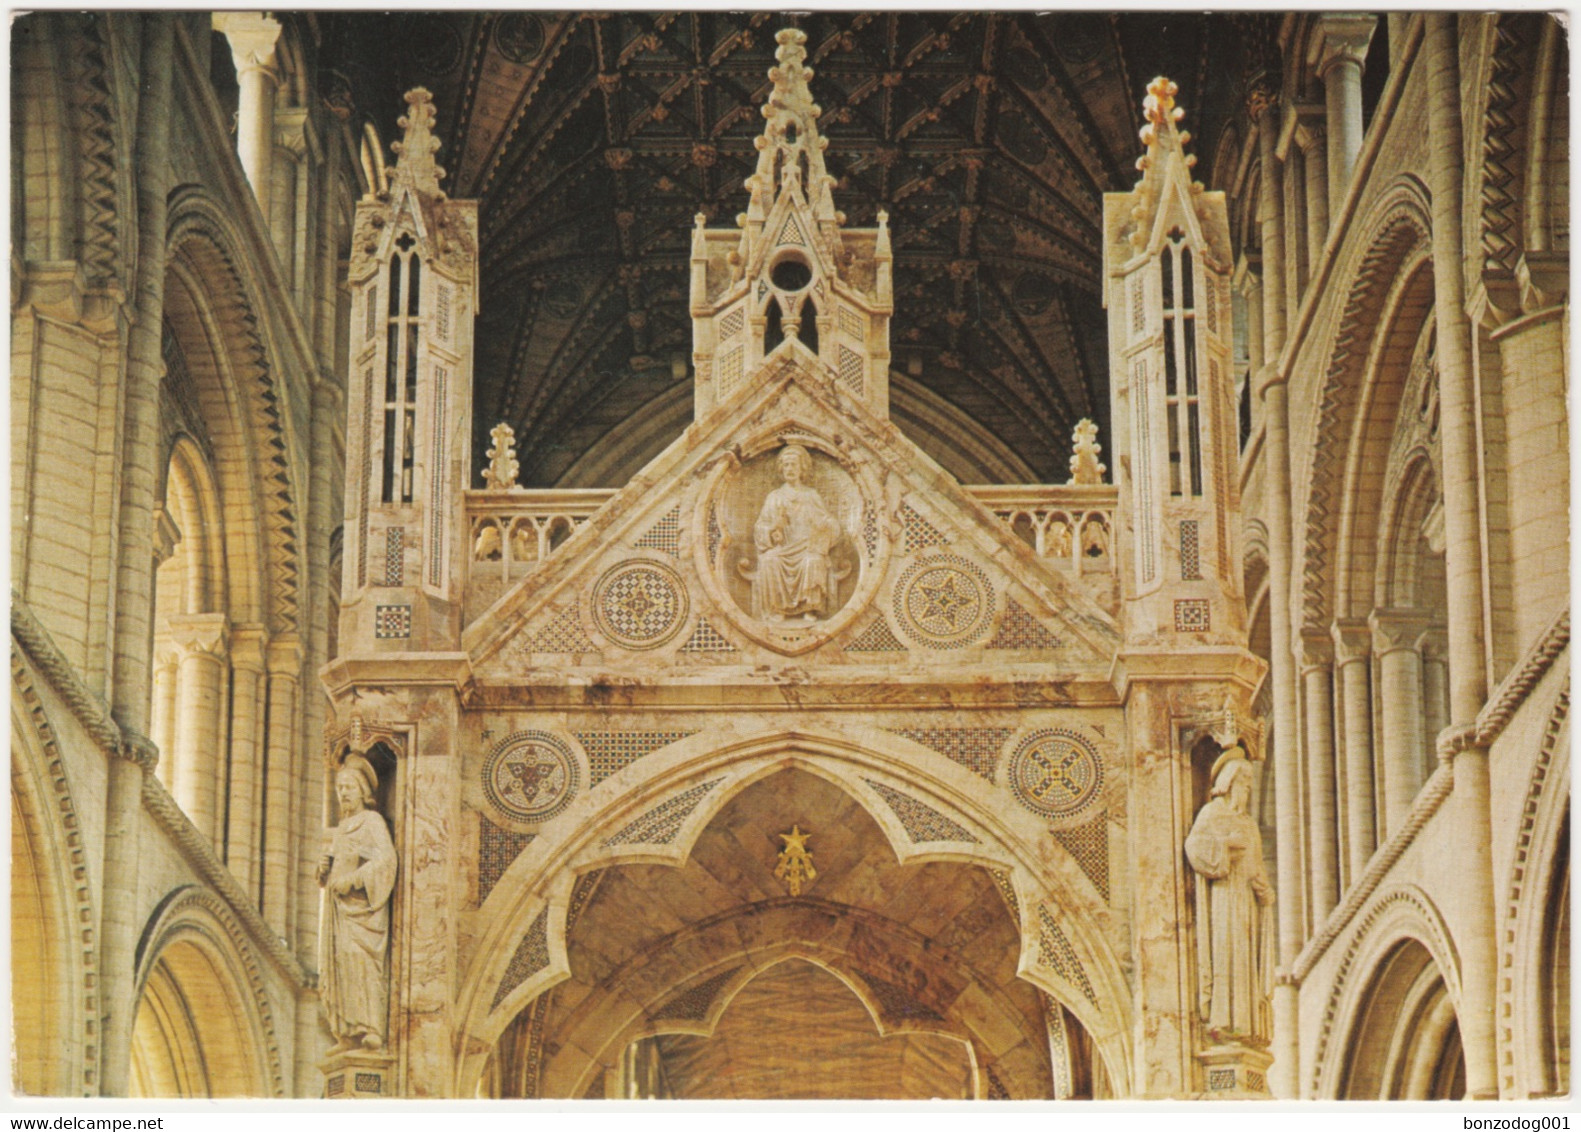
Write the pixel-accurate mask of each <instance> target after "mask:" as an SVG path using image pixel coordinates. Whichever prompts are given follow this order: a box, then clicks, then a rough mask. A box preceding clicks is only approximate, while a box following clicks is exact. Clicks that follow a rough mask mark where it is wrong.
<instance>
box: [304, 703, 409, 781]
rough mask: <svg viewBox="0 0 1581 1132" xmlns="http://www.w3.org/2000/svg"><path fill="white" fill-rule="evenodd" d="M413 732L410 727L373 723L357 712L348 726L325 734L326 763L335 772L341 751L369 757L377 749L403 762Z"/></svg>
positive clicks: (350, 719)
mask: <svg viewBox="0 0 1581 1132" xmlns="http://www.w3.org/2000/svg"><path fill="white" fill-rule="evenodd" d="M410 730H411V726H410V724H405V723H397V722H393V721H388V720H377V719H376V720H370V719H368V718H367V717H366V716H364V715H363V714H362V713H361V712H358V711H354V712H352V713H351V716H350V718H349V719H348V720H347V722H346V724H345V726H343V727H337V728H335V729H333V730H330V731H326V732H325V735H324V764H325V766H327V767H330V768H331V769H333V768H334V766H335V765H336V764H338V763H339V762H340V753H341V752H342V751H346V752H348V753H350V754H355V755H366V754H367V753H368V752H369V751H371V750H372V749H373V748H374V747H377V746H384V747H386V748H388V750H389V751H390V753H391V754H393V755H394V756H395V757H396V759H397V760H401V759H404V758H405V757H406V749H407V742H406V740H407V735H408V733H409V732H410Z"/></svg>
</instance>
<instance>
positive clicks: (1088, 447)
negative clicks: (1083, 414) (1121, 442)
mask: <svg viewBox="0 0 1581 1132" xmlns="http://www.w3.org/2000/svg"><path fill="white" fill-rule="evenodd" d="M1102 451H1103V447H1102V445H1100V444H1099V443H1098V425H1097V424H1096V423H1095V422H1093V421H1090V420H1087V419H1086V418H1083V419H1082V420H1079V421H1077V422H1076V432H1075V435H1074V437H1073V438H1072V441H1071V458H1070V482H1071V483H1102V482H1103V474H1104V472H1106V471H1108V470H1109V469H1108V468H1107V467H1105V466H1104V465H1103V464H1100V463H1099V462H1098V454H1099V453H1100V452H1102Z"/></svg>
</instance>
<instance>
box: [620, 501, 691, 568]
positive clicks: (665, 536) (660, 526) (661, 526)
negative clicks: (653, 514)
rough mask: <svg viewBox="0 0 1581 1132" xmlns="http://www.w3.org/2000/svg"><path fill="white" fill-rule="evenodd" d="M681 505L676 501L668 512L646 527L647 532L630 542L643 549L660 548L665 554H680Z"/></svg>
mask: <svg viewBox="0 0 1581 1132" xmlns="http://www.w3.org/2000/svg"><path fill="white" fill-rule="evenodd" d="M680 539H681V505H680V504H679V503H677V504H676V505H675V506H674V507H672V508H671V509H670V512H669V514H667V515H665V516H664V518H662V519H660V520H659V521H658V522H657V523H654V524H653V526H651V527H649V528H648V533H647V534H645V535H643V536H642V537H641V538H639V539H638V540H637V541H636V542H634V543H632V545H633V546H636V547H640V548H642V549H644V550H662V551H664V552H665V553H666V554H676V555H678V554H680V552H681V547H680Z"/></svg>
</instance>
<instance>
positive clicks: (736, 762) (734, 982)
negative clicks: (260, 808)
mask: <svg viewBox="0 0 1581 1132" xmlns="http://www.w3.org/2000/svg"><path fill="white" fill-rule="evenodd" d="M864 738H865V736H864ZM885 747H887V749H884V748H885ZM663 758H664V761H663V762H662V763H659V764H656V765H654V766H652V767H646V768H644V769H645V771H646V776H645V778H644V779H643V780H642V781H641V782H636V781H634V780H633V779H631V778H628V777H627V776H628V775H629V774H630V773H631V769H630V768H628V771H626V772H622V773H621V774H618V775H616V776H614V778H612V779H610V780H608V781H606V782H605V783H602V784H600V786H599V787H598V788H596V789H595V790H593V791H590V792H589V793H588V795H586V796H584V797H583V798H581V799H579V800H578V801H577V802H576V803H573V805H572V806H571V807H570V808H569V809H568V810H567V811H566V812H565V813H564V814H562V815H561V816H560V818H559V819H558V820H557V822H556V825H559V826H561V828H563V829H565V830H566V831H567V832H566V833H564V834H562V835H560V836H558V837H554V838H549V837H543V836H540V837H539V838H538V839H537V840H536V841H535V842H534V843H533V844H531V845H529V846H528V847H527V849H526V850H525V851H524V852H523V853H522V855H521V856H520V857H518V858H517V860H516V861H515V863H514V864H513V865H512V866H511V867H510V868H509V869H508V870H507V871H506V873H505V874H504V876H503V877H502V878H501V879H500V881H499V882H498V884H497V885H496V886H495V888H494V890H493V892H492V893H491V894H490V896H489V898H488V900H487V901H486V902H485V904H484V906H483V908H482V909H481V910H480V917H479V921H478V925H477V931H476V933H475V934H474V936H473V938H474V939H476V940H477V946H476V948H475V950H474V952H473V955H472V958H471V960H470V963H469V964H468V965H467V967H466V972H465V975H464V977H463V981H462V985H461V989H460V992H459V994H458V1011H457V1019H458V1032H457V1048H458V1051H460V1053H461V1057H460V1058H458V1062H457V1080H456V1092H457V1094H458V1095H473V1094H474V1093H475V1092H476V1091H477V1090H478V1088H479V1083H480V1082H481V1081H483V1080H484V1077H485V1074H486V1071H487V1063H488V1059H489V1057H490V1056H491V1053H492V1051H493V1049H494V1047H495V1045H496V1043H497V1042H498V1041H499V1040H500V1038H501V1035H502V1033H503V1032H504V1030H505V1029H506V1027H507V1026H508V1025H510V1023H511V1022H512V1021H513V1020H514V1019H515V1018H516V1017H517V1016H518V1015H519V1014H520V1013H521V1011H522V1010H523V1008H524V1007H526V1006H527V1005H528V1004H529V1003H531V1002H532V1001H533V1000H534V999H536V998H537V997H538V996H539V995H540V994H541V993H542V992H544V991H546V990H548V989H550V988H552V987H554V986H556V985H557V984H559V983H561V982H563V981H565V980H566V979H567V978H569V977H570V976H571V974H572V970H573V964H572V960H571V956H570V955H568V949H567V921H568V919H570V920H571V921H572V922H573V923H574V920H575V917H576V915H578V914H579V913H580V911H581V908H582V906H583V905H584V904H585V903H586V901H587V895H586V892H585V887H586V886H585V884H579V878H583V877H587V876H589V875H591V874H594V873H596V872H599V871H600V870H608V869H609V868H610V866H615V865H647V866H651V865H660V866H665V867H667V868H677V867H682V866H684V865H685V864H686V862H687V860H688V858H689V857H690V856H691V855H692V852H693V849H694V848H695V847H696V845H697V843H698V841H699V839H700V837H701V835H702V834H703V833H704V831H705V830H707V829H708V827H709V826H710V824H711V823H712V822H713V820H714V819H715V817H716V816H718V815H719V814H720V813H721V811H723V810H724V809H725V808H726V807H727V806H728V805H729V804H730V803H731V802H732V800H733V799H735V798H737V797H738V796H740V795H741V794H742V793H743V792H744V791H746V790H747V789H748V788H750V787H752V786H753V785H754V784H756V783H759V782H762V781H764V780H766V779H769V778H772V777H773V776H775V775H777V774H780V773H781V772H785V771H788V770H794V771H799V772H804V773H806V774H809V775H811V776H813V777H814V778H816V779H820V780H822V781H824V782H826V783H829V784H832V785H833V786H834V787H836V788H837V789H838V790H839V791H840V792H843V794H845V795H847V796H849V798H850V799H852V800H854V802H855V804H856V806H857V807H859V809H860V811H861V812H862V813H863V814H864V815H865V817H866V818H867V819H870V820H871V821H872V822H873V823H874V824H875V825H876V826H877V827H878V829H879V830H880V831H881V836H882V837H883V838H884V839H885V840H887V841H888V843H889V847H890V849H891V850H892V851H893V853H894V857H895V859H896V861H898V863H899V864H900V865H901V866H903V867H904V866H919V865H922V866H925V865H931V864H951V865H970V866H982V869H985V870H987V874H986V875H991V876H993V877H994V883H995V884H997V885H999V886H1000V889H1001V891H1002V892H1006V897H1002V898H1001V899H1007V900H1008V902H1010V903H1011V905H1012V906H1013V907H1014V909H1015V916H1016V921H1017V922H1016V923H1015V927H1016V929H1017V931H1018V935H1019V938H1018V940H1017V941H1016V943H1015V944H1014V945H1013V950H1015V951H1016V952H1017V953H1016V954H1015V956H1014V970H1015V974H1016V975H1017V976H1019V978H1021V979H1022V980H1024V981H1025V982H1026V983H1029V984H1031V986H1033V987H1035V988H1037V989H1038V990H1040V991H1042V992H1045V993H1046V994H1047V995H1048V996H1049V998H1051V999H1052V1000H1054V1002H1057V1003H1061V1004H1063V1005H1064V1006H1065V1008H1066V1009H1067V1010H1068V1011H1069V1013H1070V1015H1071V1016H1072V1017H1073V1018H1074V1019H1075V1020H1076V1021H1077V1022H1078V1023H1079V1025H1080V1027H1081V1028H1082V1029H1083V1030H1084V1031H1085V1033H1086V1034H1087V1035H1088V1036H1089V1037H1090V1040H1091V1044H1092V1049H1093V1060H1094V1062H1101V1072H1102V1073H1103V1074H1104V1075H1106V1077H1107V1080H1109V1081H1111V1082H1113V1088H1114V1090H1115V1093H1116V1094H1117V1095H1125V1093H1126V1091H1127V1089H1128V1087H1129V1080H1130V1042H1131V1006H1130V994H1129V989H1128V987H1127V984H1126V982H1125V980H1124V977H1123V975H1122V973H1121V967H1120V963H1119V959H1118V957H1117V955H1116V954H1115V952H1114V950H1113V947H1112V945H1111V942H1110V940H1111V933H1112V931H1114V930H1115V925H1114V924H1113V922H1112V917H1111V914H1110V912H1109V909H1108V908H1107V906H1106V905H1105V903H1104V901H1103V900H1102V898H1101V897H1100V896H1099V895H1098V893H1097V890H1096V889H1095V888H1093V887H1092V884H1091V882H1090V881H1089V880H1088V879H1087V878H1086V876H1085V874H1083V873H1082V872H1081V871H1080V868H1079V866H1078V865H1077V864H1076V863H1075V861H1074V860H1073V859H1072V858H1070V856H1069V855H1068V854H1067V853H1066V852H1065V851H1064V850H1063V848H1062V847H1061V846H1060V845H1059V844H1058V843H1057V842H1055V841H1054V840H1053V839H1051V838H1049V837H1048V836H1047V831H1046V828H1045V827H1043V826H1042V825H1041V823H1039V822H1038V821H1036V820H1035V819H1034V818H1033V817H1032V815H1030V814H1029V813H1025V812H1022V811H1019V810H1016V809H1015V808H1013V807H1008V806H1005V805H1003V804H1002V796H1001V797H994V796H993V795H994V792H991V791H990V790H988V789H986V788H984V787H983V784H982V780H981V779H978V778H976V777H975V776H973V775H972V774H971V773H970V772H968V771H966V770H964V769H963V768H961V767H959V766H957V765H956V764H954V763H951V762H949V760H947V759H944V758H943V757H942V756H939V755H937V754H934V753H932V752H926V751H925V750H924V749H923V748H920V747H918V746H916V745H915V744H911V743H909V742H907V741H906V740H903V739H900V738H899V737H892V741H891V742H890V743H888V744H885V743H883V742H882V741H880V742H879V743H877V744H872V745H869V744H867V743H860V744H859V743H857V742H853V741H852V740H851V739H850V738H849V737H845V736H840V735H833V734H822V735H818V734H812V733H808V732H776V733H773V734H766V735H761V736H757V737H754V738H751V739H745V740H740V739H738V740H736V741H734V742H730V743H726V744H724V745H720V744H719V742H718V737H717V736H714V737H713V738H712V739H710V738H709V737H707V736H706V735H699V736H694V737H693V738H692V739H690V740H685V741H683V742H682V743H679V744H676V748H675V749H674V752H673V753H671V754H667V755H666V756H664V757H663ZM897 794H903V795H905V796H906V797H908V798H910V799H911V800H912V801H913V802H915V803H916V804H917V805H919V806H922V807H925V808H926V810H927V811H928V812H930V813H931V814H932V819H931V820H936V821H940V822H942V823H943V827H944V828H946V829H953V831H954V832H953V834H952V836H954V837H955V839H954V840H950V841H947V842H945V841H925V842H923V843H922V844H920V845H919V844H916V843H914V842H913V841H912V839H911V838H912V835H911V833H909V832H908V830H907V828H906V825H905V824H903V822H902V820H901V818H900V817H898V816H897V814H896V812H895V811H894V810H893V809H892V808H891V807H892V805H893V804H894V803H893V801H892V799H893V798H894V797H895V796H896V795H897ZM996 803H999V804H996ZM676 805H681V806H686V807H690V808H689V809H688V810H686V812H685V814H684V817H682V818H680V819H679V824H678V826H676V828H674V829H673V830H672V831H671V836H669V837H668V839H667V841H666V842H665V843H663V844H654V843H651V842H650V843H638V844H628V843H624V839H623V834H624V833H625V831H627V830H628V829H630V828H631V827H632V826H633V825H634V824H640V823H642V822H643V821H645V820H647V819H648V817H649V816H650V815H652V814H654V813H655V812H663V811H664V809H665V807H667V806H668V807H674V806H676ZM671 812H672V813H673V812H674V810H673V809H672V811H671ZM1023 819H1025V820H1023ZM790 822H791V815H790V814H789V812H787V817H786V819H785V824H786V826H787V827H788V826H789V824H790ZM968 839H969V840H968ZM814 847H815V848H816V845H815V846H814ZM982 869H979V870H973V871H974V872H981V871H982ZM579 890H583V891H579ZM816 895H817V893H816V892H810V893H809V894H808V895H807V896H804V897H803V898H802V899H800V900H795V901H792V900H785V901H780V902H776V901H769V902H767V904H766V905H765V907H766V908H767V909H769V913H770V914H771V915H772V916H774V917H778V919H777V920H776V922H780V921H781V920H783V924H782V930H783V932H784V939H783V940H782V942H783V943H784V944H785V945H786V946H785V949H784V951H783V953H773V954H772V955H771V954H770V952H769V951H759V952H754V954H753V955H751V956H748V957H747V959H746V960H745V962H746V963H749V964H750V965H751V966H753V967H754V969H761V968H763V967H764V966H769V965H772V963H774V962H781V961H784V960H788V959H791V958H797V959H806V960H809V961H812V962H815V963H818V964H819V965H820V966H824V967H828V968H841V969H843V970H845V971H846V972H847V974H855V975H856V976H857V977H856V978H851V979H848V980H846V981H847V982H848V985H849V984H852V983H856V982H860V981H862V980H861V977H860V970H859V965H858V966H857V967H853V965H852V964H851V963H850V962H849V958H850V957H849V956H847V955H844V954H836V953H834V952H831V951H830V950H829V949H827V948H824V949H820V948H819V946H817V944H818V939H819V935H818V933H817V932H812V931H809V930H802V929H798V928H796V926H795V921H796V918H797V917H798V916H803V917H805V916H807V915H809V914H812V915H814V916H815V918H816V915H817V914H813V913H808V912H807V909H809V908H812V907H813V906H814V904H815V902H814V901H813V900H811V899H810V898H811V897H816ZM781 906H783V910H781ZM762 910H763V909H760V911H762ZM823 914H824V915H826V916H827V915H828V913H827V912H826V913H823ZM734 915H735V913H727V914H725V915H723V916H721V917H719V918H718V919H719V923H718V924H717V925H714V926H711V927H710V926H708V925H706V923H705V924H699V925H692V929H694V930H696V931H704V930H705V929H706V930H708V931H717V932H718V933H719V938H720V939H722V940H727V939H729V938H730V937H731V935H732V934H733V935H734V937H735V939H736V940H737V942H736V944H735V945H734V946H735V947H736V948H740V946H741V944H740V942H739V941H740V938H741V935H740V933H739V932H735V931H734V929H733V928H732V927H731V926H730V924H729V922H728V921H730V920H731V919H732V917H733V916H734ZM902 934H903V933H895V932H890V933H888V935H889V937H890V938H894V937H898V936H899V935H902ZM904 946H917V941H915V940H913V941H911V942H910V943H907V944H905V945H904ZM903 949H904V947H903ZM748 950H753V949H752V948H748ZM529 953H535V955H536V958H534V959H532V960H531V961H529V962H528V963H527V964H526V965H525V968H524V965H523V957H524V956H526V955H528V954H529ZM702 954H703V955H708V956H711V958H710V959H709V961H707V962H704V961H700V960H699V961H696V962H695V963H694V965H693V966H692V967H691V968H690V969H680V968H676V969H672V970H671V971H670V973H669V974H668V975H666V976H665V977H663V978H657V980H656V981H655V982H654V983H653V985H651V986H650V985H646V984H643V983H642V981H641V980H642V978H644V977H648V975H649V974H650V973H645V972H642V971H641V970H640V969H639V968H640V965H634V966H633V968H632V972H631V973H632V975H633V977H634V979H635V980H636V981H635V982H633V983H632V986H631V993H630V994H626V993H624V992H617V993H615V994H613V995H612V996H611V1002H612V1003H613V1005H612V1006H611V1010H610V1011H606V1012H603V1022H602V1025H603V1029H602V1030H601V1031H600V1036H599V1037H598V1039H597V1041H593V1039H591V1038H589V1039H588V1040H589V1041H593V1044H595V1045H597V1047H598V1048H597V1049H596V1050H592V1051H588V1050H586V1049H585V1048H584V1053H586V1054H587V1055H588V1060H587V1062H586V1063H585V1064H583V1065H582V1066H581V1067H580V1068H578V1069H576V1070H575V1071H574V1072H572V1071H568V1073H569V1075H570V1076H572V1077H574V1079H575V1080H576V1081H578V1082H581V1083H583V1084H585V1083H586V1082H587V1080H589V1079H590V1078H591V1077H592V1076H593V1075H594V1074H595V1073H596V1072H597V1070H596V1069H595V1068H593V1067H592V1061H593V1060H597V1059H600V1058H601V1059H602V1060H601V1064H605V1065H608V1064H609V1063H610V1062H612V1061H613V1060H614V1059H615V1058H618V1056H619V1052H620V1050H621V1049H622V1048H623V1045H624V1043H626V1042H629V1040H630V1039H631V1038H634V1037H640V1036H642V1033H643V1032H644V1025H645V1023H644V1022H643V1021H642V1017H641V1016H642V1015H644V1014H645V1013H646V1012H651V1008H653V1007H656V1006H658V1005H659V1004H660V1001H661V1000H663V1001H667V1000H669V999H670V998H671V997H672V996H673V995H674V994H675V993H676V992H678V991H683V992H684V991H685V990H686V989H687V988H688V987H689V986H696V985H698V984H699V983H702V982H707V981H708V980H709V979H711V978H715V977H717V976H718V975H719V974H720V973H721V971H722V969H729V966H730V963H729V958H728V957H729V956H731V955H734V952H733V951H729V950H727V951H726V952H724V954H725V956H726V957H725V958H721V955H720V954H715V953H713V952H711V951H709V949H708V948H706V947H704V948H703V950H702ZM1055 954H1057V958H1051V955H1055ZM513 964H515V967H514V968H513V966H512V965H513ZM681 966H682V968H685V967H686V964H682V965H681ZM656 970H658V968H657V967H655V971H656ZM880 977H881V976H880ZM747 982H750V977H748V976H745V975H743V976H742V977H741V978H739V979H727V980H725V981H724V985H723V986H722V987H719V988H716V990H718V989H723V990H724V991H725V992H726V994H724V995H723V996H718V998H719V1000H720V1001H728V998H729V994H731V993H734V992H735V991H738V990H739V989H740V986H742V985H745V984H746V983H747ZM872 994H873V992H872V991H871V990H870V989H869V991H868V992H867V998H866V999H864V1001H867V1002H871V999H872ZM858 997H859V998H861V997H863V996H862V994H861V993H860V992H859V993H858ZM992 997H993V996H992V995H991V994H987V993H986V992H985V993H984V996H983V1003H982V1004H981V1007H982V1008H986V1007H988V1006H989V1005H990V1003H989V1000H990V999H992ZM644 1000H645V1001H644ZM579 1009H580V1007H579ZM622 1012H623V1013H622ZM593 1013H595V1014H597V1013H599V1012H598V1011H594V1012H593ZM614 1015H620V1017H619V1019H618V1021H617V1022H614V1023H611V1022H609V1020H608V1019H609V1018H610V1017H613V1016H614ZM942 1016H943V1022H942V1023H941V1025H942V1030H943V1032H946V1033H948V1034H950V1035H951V1036H958V1037H961V1038H963V1039H970V1037H971V1035H972V1026H971V1025H969V1024H967V1022H966V1021H965V1018H964V1016H963V1017H962V1018H958V1019H956V1020H954V1022H953V1023H952V1022H951V1021H950V1020H949V1016H948V1012H947V1011H945V1012H942ZM596 1028H597V1026H595V1029H596ZM560 1095H566V1094H565V1093H563V1092H562V1093H560Z"/></svg>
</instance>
